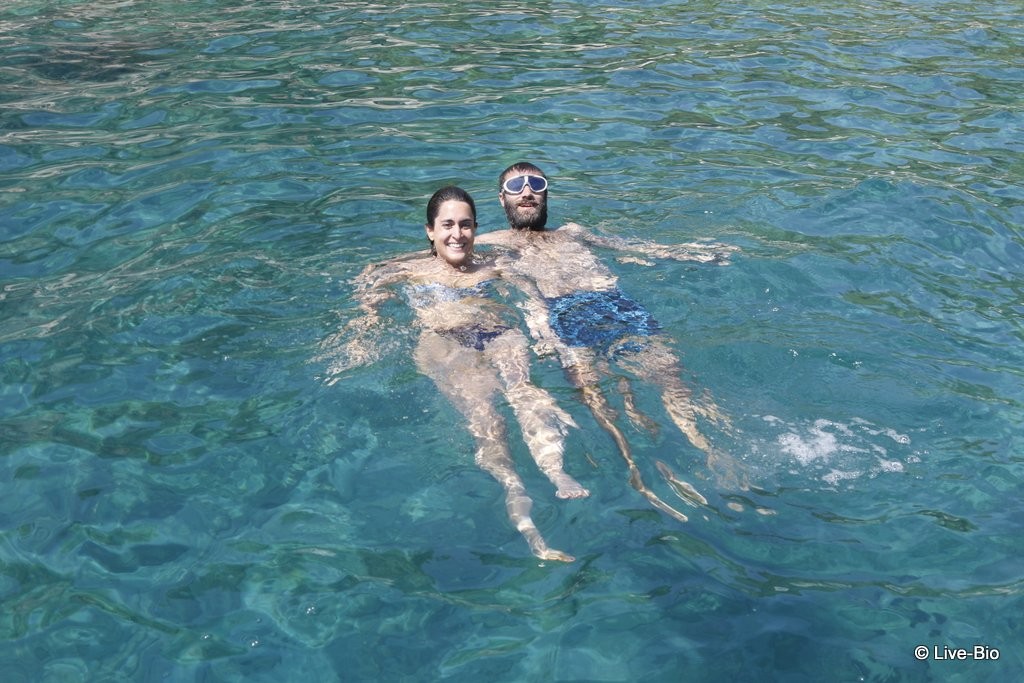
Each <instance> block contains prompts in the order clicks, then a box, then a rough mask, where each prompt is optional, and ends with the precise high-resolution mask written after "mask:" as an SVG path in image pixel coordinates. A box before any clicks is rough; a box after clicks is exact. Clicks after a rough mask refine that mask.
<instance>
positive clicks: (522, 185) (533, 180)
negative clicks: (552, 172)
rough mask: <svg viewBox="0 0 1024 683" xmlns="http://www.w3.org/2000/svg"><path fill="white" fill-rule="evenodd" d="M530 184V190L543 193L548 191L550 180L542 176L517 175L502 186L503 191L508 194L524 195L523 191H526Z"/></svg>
mask: <svg viewBox="0 0 1024 683" xmlns="http://www.w3.org/2000/svg"><path fill="white" fill-rule="evenodd" d="M527 184H529V186H530V189H531V190H533V191H534V192H543V191H544V190H546V189H548V179H547V178H545V177H544V176H540V175H529V174H526V175H517V176H513V177H511V178H509V179H508V180H506V181H505V182H504V183H502V184H501V189H503V190H504V191H505V192H507V193H508V194H522V192H523V190H525V189H526V186H527Z"/></svg>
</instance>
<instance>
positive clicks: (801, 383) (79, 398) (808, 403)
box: [0, 0, 1024, 683]
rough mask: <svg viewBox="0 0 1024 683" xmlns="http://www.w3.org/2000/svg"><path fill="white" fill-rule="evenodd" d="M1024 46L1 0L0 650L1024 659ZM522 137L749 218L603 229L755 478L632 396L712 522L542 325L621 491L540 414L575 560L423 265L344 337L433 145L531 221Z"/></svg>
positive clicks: (816, 669)
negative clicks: (685, 247) (515, 169)
mask: <svg viewBox="0 0 1024 683" xmlns="http://www.w3.org/2000/svg"><path fill="white" fill-rule="evenodd" d="M1022 50H1024V10H1022V7H1021V5H1020V3H1018V2H1010V1H1007V0H1001V1H1000V0H997V1H996V2H989V3H975V2H965V1H959V0H957V1H953V0H945V1H943V0H927V1H926V0H893V1H891V2H882V1H881V0H869V1H866V2H850V1H847V0H831V1H826V2H810V1H808V0H790V1H789V2H781V3H777V2H773V3H768V2H755V1H752V0H747V1H746V2H735V3H730V2H727V3H717V2H716V3H711V2H672V1H667V0H660V1H659V0H650V1H643V0H617V1H609V2H601V3H591V2H577V1H571V0H564V1H553V2H543V1H542V2H509V1H508V0H506V1H504V2H494V1H492V0H479V1H477V2H467V3H442V2H437V1H433V2H425V1H416V0H414V1H412V2H404V3H397V2H380V3H350V2H322V1H319V0H317V1H313V0H293V1H284V0H280V1H278V2H268V1H264V0H247V1H246V2H236V1H231V2H215V1H213V0H208V1H199V0H183V1H181V2H173V3H171V2H133V1H130V0H120V1H113V0H89V1H88V2H85V1H81V2H79V1H77V0H60V1H58V0H54V1H51V2H42V1H41V0H10V1H9V2H6V3H4V4H3V7H2V8H0V378H2V382H0V476H2V485H3V492H4V495H3V497H2V501H0V519H2V520H3V522H2V525H0V661H2V662H3V680H5V681H7V682H8V683H21V682H33V683H35V682H38V681H243V680H244V681H274V682H283V681H311V680H318V681H333V680H338V681H371V680H372V681H376V680H380V681H403V680H405V681H422V680H466V681H469V680H473V681H476V680H495V681H513V680H514V681H549V680H554V681H683V680H694V681H743V680H777V681H972V682H973V681H1011V680H1021V679H1022V677H1024V654H1022V651H1024V650H1022V636H1021V633H1022V627H1024V624H1022V616H1021V615H1022V614H1024V600H1022V589H1024V584H1022V580H1024V561H1022V550H1024V541H1022V540H1021V539H1022V538H1024V536H1022V533H1021V527H1022V523H1024V503H1022V495H1021V494H1022V477H1024V458H1022V455H1024V454H1022V441H1021V436H1020V425H1021V424H1022V423H1024V410H1022V407H1024V390H1022V378H1024V371H1022V368H1024V351H1022V348H1024V345H1022V341H1024V325H1022V322H1021V316H1022V314H1024V300H1022V293H1024V279H1022V276H1021V265H1020V264H1021V262H1022V261H1024V235H1022V228H1021V225H1022V224H1024V208H1022V207H1024V189H1022V180H1024V155H1022V152H1024V142H1022V139H1024V135H1022V133H1024V131H1022V128H1024V126H1022V122H1024V114H1022V111H1024V96H1022V93H1024V69H1022V68H1021V67H1022V62H1021V55H1022V54H1024V52H1022ZM519 158H526V159H530V160H533V161H535V162H536V163H538V164H540V165H541V166H542V167H543V168H545V170H547V171H548V173H549V174H550V175H551V180H552V186H551V202H552V220H553V222H554V223H560V222H564V221H568V220H573V221H576V222H579V223H582V224H585V225H588V226H590V227H592V228H594V229H596V230H599V231H602V232H604V233H606V234H611V235H617V236H621V237H626V238H649V239H654V240H658V241H661V242H665V243H672V242H681V241H688V240H693V239H697V238H712V239H716V240H721V241H725V242H728V243H730V244H735V245H737V246H739V247H740V248H741V249H742V253H741V254H740V255H739V256H738V257H737V258H736V259H735V260H734V262H733V264H732V265H731V266H729V267H724V268H715V267H707V266H700V265H695V264H687V263H681V262H674V261H665V262H657V263H654V264H653V265H649V266H648V265H643V264H639V263H635V262H631V261H622V260H617V258H616V257H617V256H618V255H617V254H615V253H605V254H603V256H604V257H605V259H606V261H607V262H608V263H609V264H610V265H611V266H612V268H613V269H614V270H615V272H616V274H618V275H619V276H620V278H621V282H622V285H623V287H624V289H626V290H627V291H628V292H630V293H631V294H632V295H633V296H634V297H635V298H637V299H639V300H641V301H643V302H644V303H646V304H647V305H648V307H649V308H650V309H651V310H652V311H653V312H654V314H655V316H656V317H657V318H658V319H659V320H660V321H661V323H662V324H663V326H664V327H665V330H666V333H667V334H668V335H670V336H671V337H672V338H673V339H674V340H675V341H676V343H677V349H678V351H679V353H680V354H681V356H682V358H683V359H684V362H685V364H686V379H687V381H688V382H690V383H691V384H692V385H693V386H694V387H696V388H697V389H698V390H699V391H702V392H703V391H706V392H709V393H710V394H711V395H713V396H714V398H715V400H716V401H717V402H718V404H719V406H721V407H722V408H723V410H724V411H725V412H727V413H728V414H729V416H730V417H731V418H732V421H733V424H734V427H735V428H734V430H733V431H732V432H729V433H726V432H721V431H714V430H710V428H709V430H710V432H709V433H710V434H711V436H712V437H713V438H714V440H715V442H716V444H717V445H718V446H719V447H721V448H723V449H725V450H728V451H729V452H730V453H732V454H734V455H735V457H737V458H739V459H740V460H742V462H743V463H744V464H745V466H746V467H747V468H748V470H749V472H750V473H751V479H752V481H753V482H754V486H753V487H751V488H750V489H749V490H728V489H723V488H718V487H715V486H713V485H712V484H711V481H710V480H709V479H706V478H705V477H706V476H707V475H706V472H705V471H704V467H703V464H702V462H701V458H700V457H699V454H698V453H697V452H696V451H695V450H694V449H693V448H692V447H690V446H689V445H688V444H687V443H686V441H685V440H684V439H683V438H682V437H681V436H680V435H679V434H678V433H677V432H675V431H674V430H672V429H663V430H661V432H660V433H659V434H658V435H657V436H656V437H652V436H648V435H646V434H645V433H643V432H630V438H631V439H632V440H633V442H634V445H635V449H636V455H637V459H638V461H639V462H640V463H641V467H642V468H643V470H644V474H645V477H646V478H647V480H648V481H649V482H650V483H651V484H652V485H653V486H655V488H657V490H658V492H659V493H660V494H661V495H662V496H670V495H671V492H670V491H669V489H668V487H667V485H666V484H665V482H664V480H662V479H660V478H659V476H658V473H657V472H656V471H655V469H654V466H653V463H654V462H655V460H657V459H660V460H663V461H665V462H666V463H669V464H670V465H671V466H672V468H673V469H675V470H676V471H677V472H679V473H680V476H684V477H685V478H688V479H691V480H693V481H695V482H698V483H700V485H701V488H702V490H704V491H705V492H706V493H708V495H709V499H710V500H709V505H708V507H707V508H706V509H703V510H694V511H692V514H691V520H690V522H689V523H688V524H685V525H683V524H679V523H677V522H675V521H673V520H671V519H669V518H667V517H666V516H665V515H661V514H659V513H657V512H656V511H654V510H652V509H651V508H650V507H648V506H647V505H646V504H645V503H644V501H643V500H642V499H641V498H640V497H639V496H638V495H636V492H634V491H633V490H632V489H630V488H629V486H628V484H627V481H626V477H625V470H624V468H623V467H622V463H621V461H620V460H619V458H618V456H617V455H616V453H615V450H614V447H613V444H612V443H611V442H610V440H609V439H608V437H607V436H606V435H605V434H604V432H602V431H601V430H600V429H599V428H598V427H597V426H596V424H595V423H594V422H593V419H592V418H591V417H590V415H589V413H588V412H587V411H586V410H585V409H584V408H583V407H582V404H581V403H580V402H579V401H578V400H577V397H576V396H575V394H574V393H573V391H572V389H571V387H569V386H568V384H567V382H566V380H565V379H564V377H563V376H562V374H561V372H560V371H559V369H558V368H557V367H555V366H554V365H553V362H552V361H551V360H550V359H538V360H537V361H536V363H535V367H534V372H535V381H536V382H537V383H538V384H541V385H542V386H544V387H545V388H547V389H548V390H549V391H551V392H552V393H553V394H555V395H556V397H557V398H558V400H559V402H560V403H561V404H562V405H563V406H564V407H566V408H567V409H568V410H569V411H570V412H571V413H572V414H573V416H574V417H575V419H576V421H577V422H579V424H580V427H581V429H579V430H577V431H574V432H573V433H572V434H571V435H570V437H569V458H568V467H569V469H570V470H571V471H572V472H574V473H575V474H576V475H577V476H578V477H579V478H580V479H581V481H582V482H583V483H584V484H585V485H586V486H587V487H589V488H590V489H591V490H592V491H593V495H592V496H591V497H590V498H589V499H586V500H581V501H569V502H565V501H557V500H555V499H554V497H553V496H552V495H551V491H550V486H549V485H548V484H547V482H546V481H545V480H543V478H542V477H541V476H540V475H539V474H538V473H537V472H536V471H535V470H534V468H532V467H531V466H529V463H528V461H527V458H526V454H525V453H524V451H523V448H522V446H521V444H520V440H519V439H518V438H517V437H518V435H517V434H516V433H515V432H513V433H512V434H511V435H510V438H511V439H512V441H513V443H514V448H515V455H516V457H517V458H518V459H519V460H520V461H521V468H520V469H521V471H522V472H523V473H524V476H525V477H526V479H527V482H528V486H529V487H530V490H531V491H532V492H533V494H534V497H535V499H536V506H535V516H536V518H537V520H538V522H539V524H540V526H541V527H542V530H543V532H544V533H545V535H546V536H547V537H548V539H549V541H550V542H551V543H552V545H554V546H555V547H560V548H565V549H566V550H568V551H570V552H572V553H573V554H574V555H576V556H577V558H578V559H577V561H576V562H575V563H573V564H568V565H565V564H557V563H556V564H547V565H545V564H544V563H541V562H539V561H537V560H536V559H535V558H533V557H532V556H530V555H529V553H528V551H527V549H526V546H525V544H524V543H523V542H522V540H521V539H520V538H519V535H518V534H517V533H516V531H515V530H514V529H512V528H510V526H509V525H508V523H507V521H506V520H505V517H504V512H503V509H502V503H501V492H500V489H499V487H498V486H497V485H496V484H495V483H494V482H493V481H492V480H490V479H489V478H488V477H487V475H485V474H484V473H483V472H481V471H480V470H479V469H477V467H476V466H475V465H474V464H473V462H472V442H471V440H470V437H469V435H468V433H467V432H466V431H465V429H463V428H462V425H461V424H460V420H459V419H458V416H457V414H455V413H454V411H453V409H452V408H451V407H450V406H449V405H447V404H446V403H445V402H444V401H443V400H441V399H440V398H439V396H438V394H437V392H436V390H435V389H434V387H433V385H432V384H431V383H430V381H429V380H428V379H426V378H425V377H423V376H421V375H419V374H418V373H417V372H416V370H415V368H414V366H413V364H412V362H411V361H410V359H409V357H408V351H409V348H410V343H411V341H412V337H411V334H410V333H409V332H408V331H407V330H408V325H407V323H408V322H409V316H408V313H407V312H405V311H403V310H402V309H401V307H397V306H396V307H393V308H392V309H391V310H390V311H389V315H390V316H392V319H393V321H394V332H393V334H392V335H391V336H390V338H389V344H388V346H387V349H386V352H387V353H386V356H385V359H384V360H383V361H381V362H379V363H375V364H373V365H369V366H364V367H361V368H354V369H351V370H348V371H346V372H344V373H340V374H338V373H332V372H331V370H330V368H329V363H328V362H327V361H326V360H325V359H324V358H323V354H322V348H321V342H322V341H323V340H324V339H326V338H328V337H329V336H330V335H331V334H332V333H334V332H336V331H337V330H338V329H339V327H340V325H342V324H343V323H344V321H345V320H347V319H348V318H350V317H351V316H352V315H353V314H354V310H353V308H354V307H353V303H352V300H351V293H352V289H351V284H350V282H349V281H350V278H351V277H352V276H353V275H354V274H356V273H357V272H358V271H359V270H360V269H361V268H362V267H363V266H364V265H366V264H368V263H371V262H374V261H378V260H381V259H383V258H387V257H390V256H394V255H396V254H401V253H405V252H408V251H411V250H417V249H422V247H423V244H424V239H423V235H422V232H421V229H420V227H419V226H420V224H421V223H422V220H423V219H422V212H423V206H424V203H425V200H426V198H427V197H428V196H429V195H430V193H431V192H433V190H434V189H436V188H437V187H439V186H441V185H443V184H447V183H457V184H460V185H462V186H464V187H466V188H467V189H468V190H470V192H472V193H473V194H474V195H475V196H476V197H477V199H478V202H479V205H480V214H481V216H480V217H481V222H482V225H483V226H484V228H483V229H484V230H489V229H494V228H498V227H501V225H502V223H503V216H502V214H501V213H500V208H499V206H498V204H497V201H496V182H495V181H496V175H497V173H498V172H499V171H500V170H501V169H502V168H503V167H504V166H506V165H507V164H509V163H511V162H512V161H515V160H518V159H519ZM614 382H615V378H614V377H613V378H610V379H609V386H608V388H609V390H610V391H613V390H614ZM638 398H639V400H640V402H641V405H642V407H643V408H644V410H646V411H647V412H649V413H651V414H653V415H655V416H656V417H658V419H659V420H660V421H662V422H665V418H664V415H663V414H661V413H659V410H660V407H659V405H658V401H657V396H656V394H655V392H653V391H651V390H650V388H644V387H642V386H641V387H639V388H638ZM979 645H980V646H982V647H983V648H985V649H984V650H983V651H982V652H984V653H987V654H988V655H989V656H990V658H989V659H987V660H985V661H977V660H975V659H974V658H973V655H974V652H975V651H974V648H975V646H979ZM915 646H924V647H925V648H926V651H925V654H926V655H927V657H926V658H925V659H923V660H919V659H918V658H917V657H915ZM945 648H949V649H950V650H955V649H956V648H965V649H968V650H969V651H970V653H971V655H972V658H971V659H967V660H954V659H952V658H951V656H947V655H946V652H947V650H946V649H945ZM993 649H995V651H998V656H999V658H998V659H997V660H993V659H991V656H992V653H993Z"/></svg>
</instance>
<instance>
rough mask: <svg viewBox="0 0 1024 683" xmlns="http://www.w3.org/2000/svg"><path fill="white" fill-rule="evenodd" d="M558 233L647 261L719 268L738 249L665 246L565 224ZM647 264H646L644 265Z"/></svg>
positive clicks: (707, 244)
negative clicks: (693, 263)
mask: <svg viewBox="0 0 1024 683" xmlns="http://www.w3.org/2000/svg"><path fill="white" fill-rule="evenodd" d="M559 230H567V231H569V232H572V233H574V234H577V235H579V237H580V238H581V239H583V240H584V241H586V242H588V243H590V244H593V245H595V246H598V247H602V248H604V249H615V250H617V251H630V252H634V253H637V254H641V255H643V256H647V257H648V258H660V259H673V260H675V261H697V262H699V263H714V264H716V265H720V266H727V265H729V256H730V255H731V254H733V253H735V252H737V251H739V247H735V246H732V245H730V244H721V243H719V242H684V243H682V244H674V245H666V244H659V243H657V242H651V241H649V240H640V239H625V238H622V237H614V236H613V237H609V236H605V235H598V234H595V233H593V232H591V231H589V230H587V229H586V228H584V227H583V226H582V225H579V224H578V223H567V224H565V225H564V226H563V227H561V228H559ZM648 265H649V264H648Z"/></svg>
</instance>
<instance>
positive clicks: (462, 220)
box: [346, 187, 589, 562]
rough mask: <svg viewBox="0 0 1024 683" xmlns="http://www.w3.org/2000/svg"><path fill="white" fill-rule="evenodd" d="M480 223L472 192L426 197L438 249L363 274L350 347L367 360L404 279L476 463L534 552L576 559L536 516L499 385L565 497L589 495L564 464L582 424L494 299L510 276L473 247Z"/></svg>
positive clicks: (429, 361) (423, 347) (422, 366)
mask: <svg viewBox="0 0 1024 683" xmlns="http://www.w3.org/2000/svg"><path fill="white" fill-rule="evenodd" d="M476 228H477V223H476V206H475V204H474V202H473V199H472V197H470V196H469V194H468V193H467V192H466V191H465V190H462V189H461V188H458V187H445V188H442V189H440V190H438V191H437V192H435V193H434V195H433V196H432V197H431V198H430V201H429V202H428V204H427V222H426V234H427V240H428V241H429V242H430V256H427V257H417V258H400V259H394V260H391V261H387V262H385V263H383V264H380V265H376V266H368V267H367V268H366V269H365V270H364V271H363V272H362V273H361V274H360V275H359V276H358V277H357V278H356V284H357V292H356V298H357V299H358V301H359V304H360V308H361V309H362V310H363V311H364V313H365V315H364V316H363V317H361V318H358V319H356V320H353V321H352V322H351V323H349V325H348V326H347V327H346V329H347V330H348V332H349V333H350V334H351V333H352V332H355V333H356V338H355V339H353V340H351V341H349V342H348V344H347V346H348V348H347V351H348V355H349V358H350V359H353V358H355V359H362V360H363V361H365V360H366V359H367V358H368V357H369V352H370V349H371V348H372V346H369V345H367V344H366V342H365V341H364V340H363V339H362V336H363V334H364V333H366V332H368V331H371V330H373V329H379V328H380V318H379V316H378V313H377V308H378V306H379V305H380V304H381V303H382V302H383V301H385V300H386V299H388V298H390V297H391V296H393V295H394V293H395V292H394V286H395V285H397V284H399V283H404V287H403V290H404V293H405V296H406V299H407V301H408V303H409V305H410V306H411V307H412V308H413V310H414V311H415V313H416V319H417V323H418V325H419V327H420V328H421V333H420V336H419V340H418V342H417V346H416V351H415V354H414V358H415V361H416V367H417V368H418V369H419V371H420V372H422V373H423V374H425V375H427V376H428V377H430V378H431V379H432V380H433V381H434V383H435V384H436V385H437V388H438V389H440V390H441V393H442V394H444V395H445V397H447V398H448V400H449V401H451V403H452V404H453V405H454V406H455V407H456V408H457V409H458V411H459V412H460V413H461V414H462V416H463V417H464V418H465V419H466V421H467V425H468V427H469V431H470V432H471V433H472V434H473V437H474V439H475V440H476V449H477V450H476V462H477V464H478V465H479V466H480V467H481V468H483V469H484V470H485V471H486V472H487V473H488V474H490V475H491V476H492V477H494V478H495V479H497V480H498V482H499V483H501V485H502V486H503V487H504V489H505V507H506V509H507V511H508V516H509V519H511V521H512V523H513V524H514V525H515V527H516V528H517V529H518V530H519V532H520V533H521V534H522V535H523V537H524V538H525V539H526V542H527V543H528V544H529V546H530V550H532V551H533V554H534V555H536V556H537V557H539V558H541V559H544V560H561V561H564V562H571V561H572V560H573V559H574V558H573V557H572V556H570V555H568V554H566V553H564V552H562V551H560V550H555V549H553V548H549V547H548V545H547V543H546V542H545V541H544V539H543V537H541V535H540V531H539V530H538V529H537V526H536V525H535V524H534V522H533V520H532V519H531V517H530V508H531V506H532V501H531V500H530V497H529V496H528V495H527V494H526V488H525V486H524V485H523V481H522V479H520V477H519V475H518V474H517V473H516V471H515V467H514V466H513V463H512V457H511V454H510V451H509V447H508V443H507V438H506V429H505V421H504V419H503V418H502V416H501V414H500V413H499V412H498V411H497V409H496V407H495V404H494V397H495V394H496V393H497V392H499V391H500V392H501V393H502V394H503V395H504V396H505V399H506V400H507V401H508V403H509V405H510V406H511V407H512V411H513V412H514V413H515V416H516V418H517V420H518V421H519V424H520V426H521V427H522V431H523V436H524V438H525V440H526V444H527V446H528V447H529V450H530V453H531V455H532V456H533V459H534V461H535V462H536V463H537V466H538V467H539V468H540V470H541V471H542V472H543V473H544V474H545V475H546V476H547V477H548V479H549V480H550V481H551V483H552V484H554V485H555V495H556V496H557V497H559V498H582V497H585V496H587V495H589V492H588V491H587V490H586V489H585V488H583V487H582V486H581V485H580V484H579V483H578V482H577V481H576V480H575V479H573V478H572V477H570V476H569V475H568V474H566V473H565V471H564V470H563V469H562V454H563V451H564V446H565V439H564V437H565V433H566V429H567V428H568V427H575V426H576V424H575V423H574V422H573V420H572V418H571V417H570V416H569V415H568V414H567V413H566V412H565V411H563V410H562V409H561V408H559V407H558V406H557V405H556V404H555V401H554V400H553V399H552V398H551V396H550V395H549V394H548V393H547V392H545V391H543V390H542V389H539V388H538V387H536V386H534V385H533V384H531V383H530V373H529V364H530V356H529V349H528V342H527V339H526V336H525V335H524V334H523V333H522V331H520V329H519V327H518V324H517V321H516V319H515V316H514V315H511V313H512V311H510V309H509V308H508V307H507V306H504V305H502V304H500V303H499V302H498V301H496V300H495V299H494V298H493V296H492V292H491V290H492V288H493V287H494V286H495V283H496V281H497V280H498V279H499V278H500V277H501V273H500V272H499V271H498V270H497V269H496V268H495V267H494V263H493V259H489V258H483V257H480V256H476V255H474V254H473V244H474V242H475V239H476Z"/></svg>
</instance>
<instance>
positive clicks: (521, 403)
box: [485, 330, 590, 498]
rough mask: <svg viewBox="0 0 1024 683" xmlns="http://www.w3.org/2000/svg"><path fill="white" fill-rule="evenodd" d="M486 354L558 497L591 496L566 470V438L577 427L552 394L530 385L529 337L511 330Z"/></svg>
mask: <svg viewBox="0 0 1024 683" xmlns="http://www.w3.org/2000/svg"><path fill="white" fill-rule="evenodd" d="M485 353H486V354H487V356H488V357H489V358H490V360H491V363H492V364H493V365H494V367H496V368H497V369H498V373H499V375H500V376H501V380H502V383H503V385H504V391H505V397H506V398H507V399H508V402H509V404H510V405H511V406H512V411H513V412H514V413H515V415H516V419H517V420H518V421H519V425H520V427H521V428H522V430H523V439H524V440H525V441H526V445H527V447H528V448H529V449H530V454H531V455H532V456H533V460H534V462H536V463H537V467H538V468H540V471H541V472H543V473H544V476H546V477H547V478H548V479H549V480H550V481H551V483H552V484H554V485H555V495H556V496H557V497H558V498H585V497H586V496H589V495H590V492H589V491H587V489H585V488H583V486H582V485H581V484H580V483H579V482H578V481H576V480H575V479H573V478H572V477H571V476H570V475H569V474H568V473H567V472H566V471H565V469H564V458H563V455H564V453H565V434H566V431H567V430H568V428H569V427H575V426H576V423H575V422H574V421H573V419H572V416H570V415H569V414H568V413H567V412H565V411H564V410H562V409H561V408H560V407H559V406H558V404H557V403H556V402H555V399H554V398H552V396H551V394H549V393H548V392H546V391H544V390H543V389H541V388H540V387H538V386H536V385H535V384H533V383H532V382H531V381H530V352H529V349H528V347H527V341H526V337H525V336H524V335H523V334H522V333H521V332H519V331H518V330H509V331H508V332H505V334H503V335H501V337H499V338H498V339H495V340H494V341H493V342H491V343H490V344H488V345H487V349H486V351H485Z"/></svg>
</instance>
